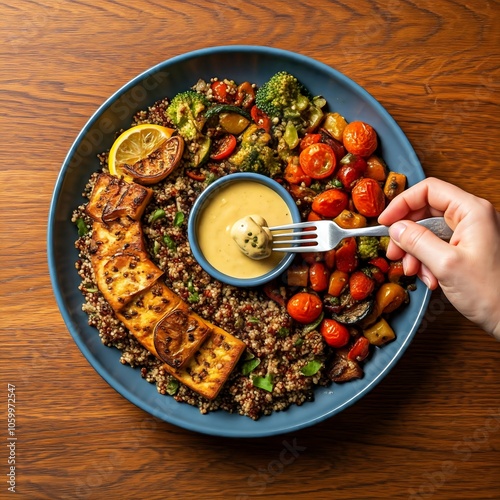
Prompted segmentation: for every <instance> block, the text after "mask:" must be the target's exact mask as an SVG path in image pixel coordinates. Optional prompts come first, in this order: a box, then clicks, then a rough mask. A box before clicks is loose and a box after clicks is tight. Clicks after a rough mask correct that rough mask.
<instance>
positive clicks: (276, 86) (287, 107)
mask: <svg viewBox="0 0 500 500" xmlns="http://www.w3.org/2000/svg"><path fill="white" fill-rule="evenodd" d="M255 104H256V106H257V107H258V108H259V109H260V110H262V111H263V112H264V113H266V114H267V115H268V116H269V117H270V118H279V119H284V120H285V121H289V122H291V123H293V125H294V126H295V128H296V130H297V131H298V132H299V133H300V131H301V130H309V129H311V128H314V127H316V126H317V125H318V124H319V122H320V120H321V119H322V117H323V112H322V111H321V107H320V106H318V105H316V104H321V103H319V102H318V101H316V102H315V100H314V99H313V97H312V96H311V95H310V94H309V92H308V90H307V89H306V88H305V87H304V86H303V85H302V84H301V83H300V82H299V81H298V80H297V78H296V77H295V76H293V75H291V74H290V73H287V72H286V71H279V72H278V73H276V74H275V75H273V76H272V77H271V78H270V79H269V80H268V81H267V82H265V83H264V84H263V85H262V86H261V87H260V88H259V89H258V90H257V93H256V94H255Z"/></svg>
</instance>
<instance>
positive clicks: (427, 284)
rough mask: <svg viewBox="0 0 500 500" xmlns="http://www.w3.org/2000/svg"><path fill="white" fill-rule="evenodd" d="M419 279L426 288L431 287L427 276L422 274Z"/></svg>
mask: <svg viewBox="0 0 500 500" xmlns="http://www.w3.org/2000/svg"><path fill="white" fill-rule="evenodd" d="M421 279H422V281H423V282H424V284H425V286H426V287H427V288H430V287H431V280H430V279H429V278H428V277H427V276H425V275H424V276H422V278H421Z"/></svg>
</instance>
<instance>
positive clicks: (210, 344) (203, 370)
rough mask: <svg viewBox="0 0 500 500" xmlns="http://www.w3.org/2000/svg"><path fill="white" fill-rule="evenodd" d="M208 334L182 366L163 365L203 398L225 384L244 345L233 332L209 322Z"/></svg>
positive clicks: (216, 393)
mask: <svg viewBox="0 0 500 500" xmlns="http://www.w3.org/2000/svg"><path fill="white" fill-rule="evenodd" d="M207 324H208V325H210V326H211V327H212V333H211V335H210V336H209V337H208V339H207V340H206V341H205V342H204V343H203V345H202V346H201V347H200V349H198V351H196V353H195V354H194V356H192V358H191V359H190V360H189V362H188V363H187V364H186V366H185V367H184V368H178V369H175V368H172V367H171V366H170V365H164V368H165V370H166V371H167V372H168V373H170V374H171V375H173V376H174V377H175V378H176V379H177V380H179V382H182V383H183V384H184V385H186V386H188V387H189V388H190V389H192V390H193V391H195V392H197V393H198V394H201V395H202V396H203V397H205V398H207V399H215V398H216V397H217V395H218V394H219V392H220V390H221V389H222V386H223V385H224V384H225V383H226V381H227V379H228V377H229V375H230V374H231V372H232V371H233V369H234V367H235V366H236V363H237V362H238V360H239V359H240V357H241V355H242V354H243V352H244V351H245V348H246V345H245V344H244V343H243V342H242V341H241V340H239V339H237V338H236V337H234V336H233V335H231V334H229V333H228V332H226V331H224V330H222V329H221V328H218V327H217V326H215V325H211V324H210V323H207Z"/></svg>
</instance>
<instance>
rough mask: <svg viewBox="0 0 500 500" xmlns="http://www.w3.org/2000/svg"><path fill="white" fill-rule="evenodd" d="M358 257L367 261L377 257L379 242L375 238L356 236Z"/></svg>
mask: <svg viewBox="0 0 500 500" xmlns="http://www.w3.org/2000/svg"><path fill="white" fill-rule="evenodd" d="M357 243H358V255H359V258H360V259H364V260H368V259H373V258H374V257H377V255H378V247H379V242H378V238H377V237H375V236H358V238H357Z"/></svg>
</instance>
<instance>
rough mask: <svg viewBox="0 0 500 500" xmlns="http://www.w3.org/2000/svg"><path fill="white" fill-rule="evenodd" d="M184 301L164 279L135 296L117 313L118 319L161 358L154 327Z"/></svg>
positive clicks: (149, 349)
mask: <svg viewBox="0 0 500 500" xmlns="http://www.w3.org/2000/svg"><path fill="white" fill-rule="evenodd" d="M181 302H182V300H181V298H180V297H179V296H178V295H177V294H175V293H174V292H172V291H171V290H170V289H169V288H168V287H167V285H165V283H163V281H162V280H158V281H157V282H156V283H154V284H153V285H152V286H151V287H150V288H148V289H147V290H144V291H143V292H141V293H140V294H138V295H137V296H136V297H134V298H133V299H132V300H131V301H130V302H129V303H128V304H127V305H125V306H124V307H123V308H122V309H121V310H120V311H118V312H117V313H116V315H117V317H118V319H119V320H120V321H121V322H122V323H123V324H124V325H125V326H126V327H127V328H128V329H129V330H130V332H131V333H132V334H133V335H134V337H135V338H136V339H137V340H138V341H139V342H140V343H141V344H142V345H143V346H144V347H145V348H146V349H147V350H148V351H150V352H151V353H153V354H154V355H155V356H156V357H158V358H160V356H159V355H158V353H157V352H156V348H155V345H154V333H153V332H154V328H155V326H156V324H157V323H158V322H159V321H160V320H161V319H162V318H163V317H164V316H165V315H166V314H168V313H169V312H170V311H173V310H174V309H176V308H177V307H178V306H179V304H180V303H181Z"/></svg>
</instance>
